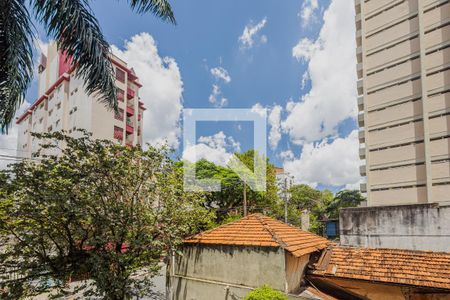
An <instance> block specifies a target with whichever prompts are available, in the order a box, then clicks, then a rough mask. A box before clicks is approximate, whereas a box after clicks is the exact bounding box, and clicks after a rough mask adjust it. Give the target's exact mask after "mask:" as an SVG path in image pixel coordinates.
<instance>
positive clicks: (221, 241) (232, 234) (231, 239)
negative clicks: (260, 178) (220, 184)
mask: <svg viewBox="0 0 450 300" xmlns="http://www.w3.org/2000/svg"><path fill="white" fill-rule="evenodd" d="M329 245H330V242H329V241H328V240H327V239H325V238H323V237H320V236H317V235H315V234H312V233H310V232H306V231H302V230H300V229H298V228H296V227H293V226H290V225H288V224H285V223H282V222H280V221H277V220H275V219H272V218H269V217H267V216H264V215H262V214H252V215H249V216H247V217H245V218H242V219H240V220H238V221H235V222H232V223H229V224H226V225H222V226H220V227H217V228H215V229H212V230H209V231H206V232H203V233H200V234H198V235H195V236H193V237H191V238H188V239H186V240H185V241H184V245H183V248H182V251H181V252H182V255H178V256H177V257H176V261H175V263H174V265H173V266H172V270H171V299H198V300H200V299H208V300H209V299H241V298H243V297H244V296H245V295H246V294H247V293H248V292H249V291H250V290H251V289H253V288H256V287H259V286H261V285H263V284H268V285H270V286H271V287H273V288H275V289H278V290H281V291H284V292H286V293H289V294H292V295H294V294H299V293H300V292H301V291H302V280H303V278H304V276H303V275H304V272H305V269H306V266H307V264H308V262H309V261H310V255H311V254H313V253H317V254H320V250H322V249H325V248H327V247H328V246H329ZM226 295H229V298H227V297H226ZM232 296H233V297H234V298H233V297H232ZM293 297H294V296H293ZM294 299H295V298H294ZM298 299H304V298H303V297H300V298H298Z"/></svg>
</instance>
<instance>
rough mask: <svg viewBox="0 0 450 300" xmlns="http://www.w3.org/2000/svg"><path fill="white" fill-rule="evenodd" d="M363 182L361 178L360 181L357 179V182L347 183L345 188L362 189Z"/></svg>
mask: <svg viewBox="0 0 450 300" xmlns="http://www.w3.org/2000/svg"><path fill="white" fill-rule="evenodd" d="M361 183H362V181H361V180H359V181H357V182H355V183H347V184H346V185H345V186H344V188H343V189H345V190H358V191H359V190H360V189H361Z"/></svg>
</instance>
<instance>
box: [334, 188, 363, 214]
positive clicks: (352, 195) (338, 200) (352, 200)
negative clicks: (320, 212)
mask: <svg viewBox="0 0 450 300" xmlns="http://www.w3.org/2000/svg"><path fill="white" fill-rule="evenodd" d="M365 200H366V198H364V197H363V196H362V195H361V192H360V191H358V190H342V191H340V192H338V193H336V195H335V196H334V198H333V201H332V202H331V203H330V204H329V205H328V207H327V210H326V213H327V215H328V217H329V218H331V219H337V218H339V209H340V208H345V207H356V206H358V205H359V204H361V202H362V201H365Z"/></svg>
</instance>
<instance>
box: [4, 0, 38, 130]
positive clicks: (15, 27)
mask: <svg viewBox="0 0 450 300" xmlns="http://www.w3.org/2000/svg"><path fill="white" fill-rule="evenodd" d="M24 2H25V1H24V0H8V1H3V0H2V1H0V132H1V133H7V132H8V126H9V125H10V124H11V122H12V121H13V118H14V115H15V113H16V111H17V109H18V108H19V106H20V104H22V102H23V100H24V98H25V92H26V90H27V88H28V86H29V84H30V82H31V80H32V78H33V48H32V44H31V41H32V38H33V32H32V25H31V23H30V15H29V13H28V11H27V8H26V6H25V3H24Z"/></svg>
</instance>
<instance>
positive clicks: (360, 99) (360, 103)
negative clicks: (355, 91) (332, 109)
mask: <svg viewBox="0 0 450 300" xmlns="http://www.w3.org/2000/svg"><path fill="white" fill-rule="evenodd" d="M357 99H358V109H359V110H360V111H362V110H364V96H363V95H361V96H358V98H357Z"/></svg>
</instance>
